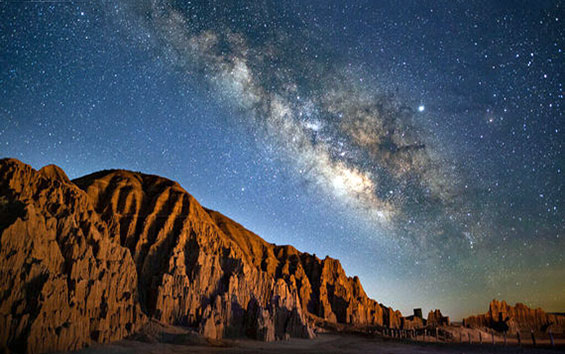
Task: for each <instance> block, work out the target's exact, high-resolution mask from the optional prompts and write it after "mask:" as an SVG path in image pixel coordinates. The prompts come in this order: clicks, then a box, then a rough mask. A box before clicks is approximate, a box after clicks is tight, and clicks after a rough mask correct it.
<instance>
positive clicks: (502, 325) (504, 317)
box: [463, 300, 565, 333]
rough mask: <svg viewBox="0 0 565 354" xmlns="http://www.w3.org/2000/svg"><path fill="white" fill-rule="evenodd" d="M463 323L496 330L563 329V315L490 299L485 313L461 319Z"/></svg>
mask: <svg viewBox="0 0 565 354" xmlns="http://www.w3.org/2000/svg"><path fill="white" fill-rule="evenodd" d="M463 324H464V325H465V326H466V327H471V328H492V329H495V330H497V331H500V332H503V331H510V332H517V331H531V330H533V331H535V332H546V331H548V330H551V331H553V332H554V333H555V332H564V331H565V316H561V315H558V314H549V313H546V312H544V311H543V310H542V309H540V308H537V309H531V308H529V307H528V306H526V305H524V304H522V303H517V304H516V305H514V306H510V305H508V304H507V303H506V302H505V301H498V300H492V302H491V303H490V305H489V310H488V312H487V313H485V314H482V315H477V316H470V317H467V318H465V319H463Z"/></svg>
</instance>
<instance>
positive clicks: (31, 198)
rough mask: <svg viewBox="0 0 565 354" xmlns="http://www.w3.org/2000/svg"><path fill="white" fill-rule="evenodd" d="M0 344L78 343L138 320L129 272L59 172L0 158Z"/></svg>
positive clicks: (123, 330) (51, 347) (130, 327)
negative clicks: (39, 169) (37, 169)
mask: <svg viewBox="0 0 565 354" xmlns="http://www.w3.org/2000/svg"><path fill="white" fill-rule="evenodd" d="M0 237H1V238H0V279H2V281H1V282H0V348H6V347H7V348H11V349H13V350H16V351H17V352H30V353H37V352H45V351H55V350H69V349H78V348H81V347H83V346H85V345H86V344H88V343H90V342H92V341H97V342H108V341H112V340H117V339H120V338H123V337H124V336H126V335H128V334H130V333H132V332H133V331H135V330H136V328H137V326H139V325H141V324H143V321H144V316H143V314H142V313H141V311H140V309H139V306H138V305H137V273H136V271H135V266H134V263H133V262H132V260H131V257H130V256H129V252H128V250H127V249H126V248H124V247H121V246H120V245H119V243H117V242H114V241H113V240H112V238H111V237H110V234H109V232H108V228H107V226H106V223H105V222H103V221H102V220H101V219H100V218H99V216H98V215H97V213H96V212H95V211H94V208H93V206H92V204H91V203H90V200H89V198H88V196H86V194H85V193H84V192H82V191H81V190H80V189H79V188H77V187H76V186H75V185H74V184H72V183H71V182H70V181H69V180H68V178H67V177H66V175H65V174H64V172H62V171H61V170H60V169H58V168H56V167H53V166H50V167H47V168H45V169H42V170H41V171H35V170H33V169H32V168H31V167H29V166H27V165H24V164H23V163H21V162H19V161H17V160H11V159H9V160H2V161H1V162H0Z"/></svg>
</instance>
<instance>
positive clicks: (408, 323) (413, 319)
mask: <svg viewBox="0 0 565 354" xmlns="http://www.w3.org/2000/svg"><path fill="white" fill-rule="evenodd" d="M401 320H402V321H401V322H402V326H401V327H402V329H418V328H424V327H425V326H426V319H424V318H423V317H422V309H421V308H418V309H414V314H413V315H411V316H406V317H402V319H401Z"/></svg>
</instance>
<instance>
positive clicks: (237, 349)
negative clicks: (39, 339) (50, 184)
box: [78, 334, 565, 354]
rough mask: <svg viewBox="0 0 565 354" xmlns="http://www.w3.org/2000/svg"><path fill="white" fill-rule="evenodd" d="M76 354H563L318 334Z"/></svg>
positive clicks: (134, 345)
mask: <svg viewBox="0 0 565 354" xmlns="http://www.w3.org/2000/svg"><path fill="white" fill-rule="evenodd" d="M78 353H80V354H102V353H109V354H130V353H131V354H164V353H179V354H180V353H323V354H331V353H387V354H388V353H390V354H404V353H417V354H427V353H457V354H462V353H565V348H563V347H561V348H556V349H550V348H529V347H524V348H520V347H517V346H507V347H504V346H502V345H495V346H493V345H491V344H482V345H481V344H460V343H433V342H426V343H423V342H412V341H408V340H391V339H383V338H368V337H363V336H357V335H342V334H321V335H319V336H318V337H317V338H315V339H312V340H305V339H291V340H288V341H279V342H273V343H264V342H257V341H252V340H225V341H222V342H218V343H215V346H210V345H205V344H204V343H202V342H201V341H200V340H198V341H194V338H193V337H186V338H185V340H184V342H183V340H182V339H181V340H179V339H177V340H176V343H175V344H173V343H147V342H141V341H137V340H123V341H120V342H116V343H113V344H110V345H100V346H94V347H91V348H87V349H83V350H81V351H79V352H78Z"/></svg>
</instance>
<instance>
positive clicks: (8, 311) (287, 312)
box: [0, 159, 401, 353]
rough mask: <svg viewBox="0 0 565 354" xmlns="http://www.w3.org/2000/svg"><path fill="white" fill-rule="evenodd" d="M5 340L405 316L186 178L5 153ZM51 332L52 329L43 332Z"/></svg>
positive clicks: (67, 339)
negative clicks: (86, 171)
mask: <svg viewBox="0 0 565 354" xmlns="http://www.w3.org/2000/svg"><path fill="white" fill-rule="evenodd" d="M0 192H1V194H0V196H1V198H2V199H1V200H0V211H1V213H0V276H1V279H3V280H4V279H6V281H4V282H3V283H2V284H0V291H1V292H0V296H1V297H0V299H1V303H0V346H2V347H11V348H13V349H18V350H19V351H27V352H30V353H31V352H43V351H47V350H68V349H77V348H80V347H83V346H85V345H87V344H89V343H90V342H92V341H97V342H107V341H112V340H117V339H120V338H123V337H124V336H126V335H128V334H130V333H132V332H134V331H135V330H136V329H137V328H139V326H141V325H142V324H143V323H144V322H145V319H146V317H147V316H149V317H152V318H154V319H157V320H159V321H161V322H164V323H168V324H176V325H186V326H191V327H195V328H198V330H199V331H200V333H202V334H203V335H204V336H205V337H208V338H216V339H217V338H222V337H235V336H248V337H251V338H256V339H260V340H267V341H270V340H275V339H278V338H285V337H288V336H292V337H302V338H310V337H312V336H313V323H314V322H316V323H319V321H320V320H321V321H326V322H330V323H342V324H348V325H354V326H364V325H384V326H391V327H398V326H399V325H400V318H401V314H400V312H398V311H394V310H392V309H391V308H386V307H384V306H382V305H380V304H378V303H377V302H376V301H374V300H372V299H369V298H368V297H367V295H366V294H365V292H364V290H363V288H362V286H361V283H360V281H359V279H358V278H357V277H354V278H350V277H347V276H346V274H345V272H344V270H343V268H342V267H341V264H340V263H339V261H337V260H335V259H332V258H329V257H326V258H325V259H323V260H320V259H319V258H317V257H316V256H315V255H309V254H307V253H301V252H299V251H297V250H296V249H295V248H294V247H292V246H276V245H273V244H270V243H267V242H265V241H264V240H263V239H261V238H260V237H259V236H257V235H255V234H253V233H252V232H250V231H248V230H246V229H245V228H243V227H242V226H241V225H239V224H237V223H236V222H234V221H233V220H231V219H229V218H227V217H225V216H223V215H222V214H220V213H218V212H215V211H212V210H208V209H205V208H203V207H202V206H201V205H200V204H199V203H198V202H197V201H196V200H195V199H194V198H193V197H192V196H191V195H190V194H188V193H187V192H186V191H185V190H184V189H182V188H181V187H180V186H179V184H178V183H175V182H172V181H170V180H167V179H164V178H161V177H158V176H151V175H145V174H141V173H133V172H129V171H122V170H115V171H102V172H98V173H95V174H92V175H89V176H85V177H82V178H80V179H77V180H75V181H72V182H71V181H69V179H68V178H67V176H66V175H65V173H64V172H63V171H62V170H61V169H59V168H58V167H56V166H53V165H51V166H48V167H45V168H43V169H42V170H40V171H35V170H33V169H32V168H31V167H29V166H27V165H25V164H23V163H21V162H19V161H17V160H13V159H7V160H1V161H0ZM46 338H47V339H46Z"/></svg>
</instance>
